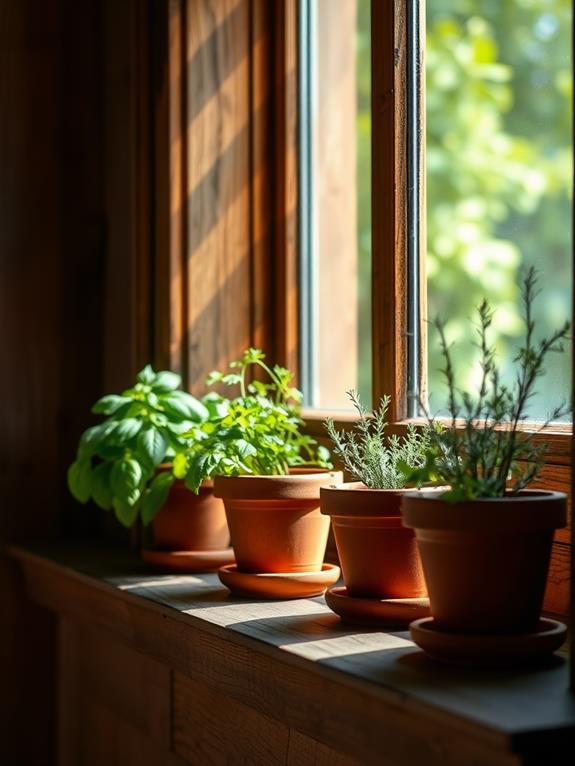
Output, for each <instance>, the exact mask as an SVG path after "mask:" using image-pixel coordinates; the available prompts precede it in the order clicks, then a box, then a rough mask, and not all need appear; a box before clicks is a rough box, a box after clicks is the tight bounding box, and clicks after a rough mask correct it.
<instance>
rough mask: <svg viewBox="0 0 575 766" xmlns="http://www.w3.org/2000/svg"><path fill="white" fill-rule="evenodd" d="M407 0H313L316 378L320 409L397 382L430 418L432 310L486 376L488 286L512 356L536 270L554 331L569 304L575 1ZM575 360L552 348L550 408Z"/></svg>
mask: <svg viewBox="0 0 575 766" xmlns="http://www.w3.org/2000/svg"><path fill="white" fill-rule="evenodd" d="M393 5H394V4H392V3H370V2H369V0H301V2H300V26H301V29H300V37H301V42H300V51H301V55H300V72H299V74H300V83H301V86H300V148H301V151H300V192H301V197H300V211H301V216H300V227H301V228H300V233H301V239H300V241H301V285H302V295H301V311H302V313H301V320H302V321H301V338H302V354H301V370H302V381H301V382H302V386H303V388H304V392H305V394H306V401H307V404H308V405H309V406H311V407H317V408H331V409H333V408H342V407H345V405H346V403H345V397H344V392H345V390H346V389H347V388H350V387H351V386H354V387H358V388H359V390H360V393H361V394H362V395H363V398H364V400H366V401H369V400H370V399H371V401H372V402H375V401H376V400H377V398H378V397H379V396H380V395H381V394H383V393H391V394H392V395H394V397H395V399H396V402H395V406H396V415H397V416H398V417H405V416H414V415H417V414H419V413H418V410H417V406H416V401H415V400H414V399H413V398H410V396H409V394H410V392H421V393H422V395H423V398H425V396H426V394H427V393H428V394H429V409H430V411H432V412H438V411H439V412H441V411H442V410H443V409H444V406H445V393H444V386H443V381H442V376H441V372H440V368H441V360H440V358H439V352H438V343H437V338H436V337H435V334H434V333H433V331H429V329H428V326H427V324H426V321H425V320H426V318H427V317H434V316H436V315H440V316H442V317H445V318H446V319H448V325H447V333H448V337H449V339H450V340H451V341H452V342H453V344H454V345H453V351H454V357H455V362H456V368H457V370H458V374H459V378H460V382H461V385H462V387H467V388H472V387H473V383H474V380H476V378H477V374H478V367H477V364H476V363H475V362H474V349H473V347H472V345H471V344H470V343H469V342H468V340H467V339H468V338H469V330H470V320H473V318H474V310H475V307H476V306H477V305H478V304H479V302H480V300H481V298H482V297H483V296H484V295H485V296H486V297H488V298H489V300H490V301H491V303H492V305H493V306H494V307H495V308H496V315H495V323H494V332H493V340H494V342H495V344H496V346H497V348H498V350H499V354H500V358H501V359H505V357H507V358H509V359H511V356H512V355H511V352H512V350H513V348H514V344H515V341H516V340H517V337H518V335H519V334H520V333H521V330H522V323H521V322H520V305H519V281H520V271H521V268H522V267H524V266H528V265H534V266H535V267H536V268H537V269H538V270H539V272H540V280H539V285H540V287H541V289H542V293H543V294H542V296H541V297H540V300H539V301H538V316H537V317H536V319H537V323H538V329H540V330H541V332H543V333H545V332H548V331H549V330H550V328H552V327H554V326H556V325H557V324H558V323H561V322H562V321H564V319H565V318H566V317H567V316H568V315H569V314H570V305H571V280H572V267H571V250H572V234H571V213H570V210H571V204H572V149H571V146H572V127H571V98H572V77H571V51H570V34H571V31H570V30H571V18H572V10H571V3H570V2H569V0H548V2H545V3H540V2H539V3H534V2H531V0H517V1H516V2H506V3H485V2H480V0H466V1H465V2H461V1H460V0H458V1H457V2H456V1H455V0H428V1H427V3H425V4H424V3H419V2H415V1H414V0H409V1H408V2H401V3H400V2H396V3H395V12H394V9H393V7H392V6H393ZM382 6H383V7H382ZM372 8H373V10H372ZM386 35H387V37H386ZM370 40H371V46H373V48H372V50H370V42H369V41H370ZM391 46H393V47H391ZM389 50H393V51H394V61H393V67H391V58H390V56H389V53H386V51H389ZM370 54H372V55H371V56H370ZM386 55H387V59H386V58H385V57H386ZM370 58H371V64H372V67H373V77H374V88H373V92H371V93H370V92H369V91H370V90H371V80H370V77H369V74H368V72H367V70H368V69H369V64H370ZM370 96H371V98H372V103H371V104H370ZM372 104H373V109H374V112H373V121H374V122H373V126H372V123H371V119H370V114H371V106H372ZM368 126H369V127H370V128H372V132H371V134H372V136H373V156H372V153H371V152H370V147H369V142H370V139H371V136H370V131H369V130H368ZM371 167H373V169H374V170H373V172H374V178H373V179H371V178H370V170H371ZM370 185H371V188H372V189H373V195H374V196H373V200H372V209H373V219H374V220H373V248H372V237H371V231H370V229H371V220H370V217H369V215H368V213H367V208H368V206H369V204H370V201H371V199H370ZM424 200H425V202H426V204H425V205H424ZM391 250H393V253H391V252H390V251H391ZM372 264H373V265H372ZM371 288H373V305H372V293H371ZM371 317H373V327H374V336H373V338H372V333H371V327H370V318H371ZM509 367H511V364H510V365H509ZM570 369H571V359H570V354H569V353H566V354H564V355H552V356H551V357H549V369H548V374H547V375H546V376H545V378H543V379H542V381H541V384H540V386H539V395H538V397H537V398H536V400H534V401H533V402H532V408H531V414H532V417H533V419H534V420H543V419H545V417H546V414H547V412H548V411H550V410H551V409H552V407H553V406H554V405H555V404H557V403H559V401H560V400H562V399H563V400H568V399H569V397H570V385H569V381H570ZM507 373H508V377H509V378H510V377H511V370H510V369H508V371H507ZM372 378H373V381H374V383H375V385H374V386H373V387H372V386H371V385H370V383H371V379H372ZM378 381H379V382H378Z"/></svg>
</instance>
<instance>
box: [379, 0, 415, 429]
mask: <svg viewBox="0 0 575 766" xmlns="http://www.w3.org/2000/svg"><path fill="white" fill-rule="evenodd" d="M371 34H372V39H371V72H372V75H371V102H372V109H371V111H372V136H373V141H372V152H371V157H372V171H371V178H372V312H373V329H372V338H373V401H374V402H377V401H379V399H380V398H381V397H382V396H383V395H384V394H388V395H390V396H391V406H390V410H389V418H390V420H391V421H396V420H400V419H401V418H403V417H405V414H406V412H405V407H406V402H407V398H406V397H407V391H406V373H407V368H406V338H405V328H406V313H405V312H406V296H407V288H406V257H407V256H406V253H407V251H406V243H407V240H406V218H405V209H406V179H407V176H406V160H405V129H406V127H405V125H406V113H405V108H406V106H405V105H406V98H405V76H406V31H405V6H404V4H403V3H396V2H388V3H381V2H379V1H378V0H372V3H371Z"/></svg>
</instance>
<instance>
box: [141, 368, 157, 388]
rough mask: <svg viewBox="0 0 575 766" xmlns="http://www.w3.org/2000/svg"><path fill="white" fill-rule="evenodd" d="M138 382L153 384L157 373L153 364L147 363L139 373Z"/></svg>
mask: <svg viewBox="0 0 575 766" xmlns="http://www.w3.org/2000/svg"><path fill="white" fill-rule="evenodd" d="M137 377H138V383H143V384H144V385H146V386H151V385H152V383H153V382H154V380H155V379H156V373H155V372H154V370H153V369H152V367H151V365H149V364H147V365H146V366H145V367H144V369H143V370H140V372H139V373H138V376H137Z"/></svg>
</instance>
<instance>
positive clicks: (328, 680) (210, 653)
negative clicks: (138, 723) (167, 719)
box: [10, 546, 575, 766]
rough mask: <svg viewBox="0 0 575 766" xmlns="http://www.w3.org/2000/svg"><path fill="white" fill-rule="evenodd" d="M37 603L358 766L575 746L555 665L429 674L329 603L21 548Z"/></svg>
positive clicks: (123, 559) (532, 757) (560, 666)
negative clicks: (268, 598)
mask: <svg viewBox="0 0 575 766" xmlns="http://www.w3.org/2000/svg"><path fill="white" fill-rule="evenodd" d="M10 553H11V555H12V556H13V557H14V558H16V559H17V560H18V562H19V563H20V566H21V567H22V571H23V573H24V575H25V578H26V583H27V588H28V592H29V594H30V597H31V598H32V599H33V600H34V601H36V602H37V603H39V604H40V605H42V606H44V607H45V608H47V609H50V610H52V611H54V612H56V613H58V614H59V615H61V616H63V617H67V618H73V619H75V620H77V621H80V622H81V623H82V624H85V625H88V626H91V627H93V628H96V629H102V630H104V631H106V632H107V633H108V634H109V635H113V636H114V637H115V638H116V639H119V640H120V641H122V642H124V643H127V644H128V645H130V646H131V647H133V648H134V649H136V650H137V651H139V652H142V653H144V654H146V655H148V656H151V657H153V658H155V659H157V660H159V661H161V662H162V663H164V664H165V665H166V666H167V667H169V668H170V669H171V670H172V671H173V674H174V676H173V679H174V680H173V684H174V694H175V698H176V699H177V696H178V693H179V694H180V696H181V694H182V693H183V692H182V690H185V684H186V681H187V680H189V679H192V680H193V681H197V682H201V683H203V684H205V685H207V686H209V687H210V688H211V689H212V690H214V691H216V692H218V693H220V694H223V695H225V697H226V698H231V699H233V700H236V701H238V702H239V703H242V704H243V705H247V706H248V707H250V708H252V709H254V710H256V711H258V712H259V713H261V714H263V715H265V716H267V717H269V718H271V719H273V720H275V721H278V722H281V723H282V724H285V725H287V726H289V727H290V729H295V730H297V731H298V732H301V733H303V734H304V735H307V736H309V737H312V738H313V739H315V740H317V741H319V742H321V743H324V744H325V745H328V746H329V747H331V748H333V749H335V750H337V751H338V752H340V753H344V754H347V755H348V756H351V757H352V758H353V759H357V762H358V763H373V764H376V763H377V764H387V763H389V764H414V763H420V762H424V759H425V762H426V764H428V765H429V766H433V765H434V764H438V765H439V764H441V766H448V764H453V766H455V764H458V765H459V764H462V763H465V764H519V763H538V762H540V760H538V759H541V760H544V761H545V762H554V754H556V755H557V757H559V756H558V754H559V753H560V752H561V749H562V748H564V747H565V746H567V745H569V746H571V747H572V746H573V743H575V696H573V695H572V694H571V693H570V692H569V691H568V682H569V679H568V669H567V663H566V661H565V660H564V659H563V658H560V657H557V658H556V660H555V661H553V662H552V663H551V664H550V666H549V667H546V668H545V669H538V670H533V671H529V672H526V671H523V672H518V671H501V672H486V671H462V670H452V669H450V668H444V667H441V666H438V665H436V664H434V663H432V662H430V661H428V660H427V659H426V658H425V656H424V655H423V654H422V653H421V652H420V651H419V650H418V649H417V647H415V646H414V645H413V644H412V643H411V641H410V640H409V635H408V634H407V633H383V632H379V631H370V630H363V629H354V630H351V629H344V628H342V627H341V625H340V623H339V620H338V618H337V617H335V615H333V613H332V612H331V611H330V610H329V609H328V608H327V606H326V605H325V602H324V600H323V598H316V599H301V600H296V601H284V602H261V601H256V600H254V601H247V600H237V599H233V598H231V597H230V596H229V594H228V591H227V590H226V589H225V588H223V587H222V586H221V585H220V583H219V580H218V578H217V576H216V575H197V576H180V575H174V576H163V575H155V574H150V572H149V571H146V569H145V567H144V565H143V564H142V563H141V562H140V561H139V560H138V559H137V558H135V557H133V556H129V555H127V554H125V553H122V552H119V553H118V552H116V553H114V552H110V550H108V549H97V548H93V547H90V548H87V547H79V546H67V547H65V546H59V547H58V546H53V547H50V548H49V547H43V548H39V547H35V548H29V549H25V548H12V549H11V550H10Z"/></svg>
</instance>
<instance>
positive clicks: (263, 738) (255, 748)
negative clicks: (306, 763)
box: [173, 673, 289, 766]
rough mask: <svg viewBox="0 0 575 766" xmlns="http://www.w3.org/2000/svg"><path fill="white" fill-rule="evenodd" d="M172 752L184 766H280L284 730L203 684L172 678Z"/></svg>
mask: <svg viewBox="0 0 575 766" xmlns="http://www.w3.org/2000/svg"><path fill="white" fill-rule="evenodd" d="M173 700H174V702H173V704H174V724H173V726H174V750H175V752H176V753H178V754H179V755H181V756H182V757H184V758H185V759H186V760H188V761H189V762H190V763H197V764H205V766H218V765H219V764H222V763H225V764H230V766H232V765H235V764H246V766H247V765H248V764H249V766H283V764H285V763H286V759H287V752H288V744H289V729H288V727H287V726H285V724H282V723H279V722H278V721H274V720H273V719H272V718H269V717H268V716H265V715H262V714H260V713H257V712H256V711H255V710H253V708H250V707H248V706H247V705H243V704H242V703H240V702H237V701H236V700H233V699H230V698H229V697H227V696H224V695H221V694H218V693H217V692H214V691H213V690H212V689H211V688H210V686H208V685H207V684H205V683H201V682H198V681H194V680H192V679H190V678H187V677H186V676H184V675H182V674H181V673H175V675H174V697H173Z"/></svg>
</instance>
